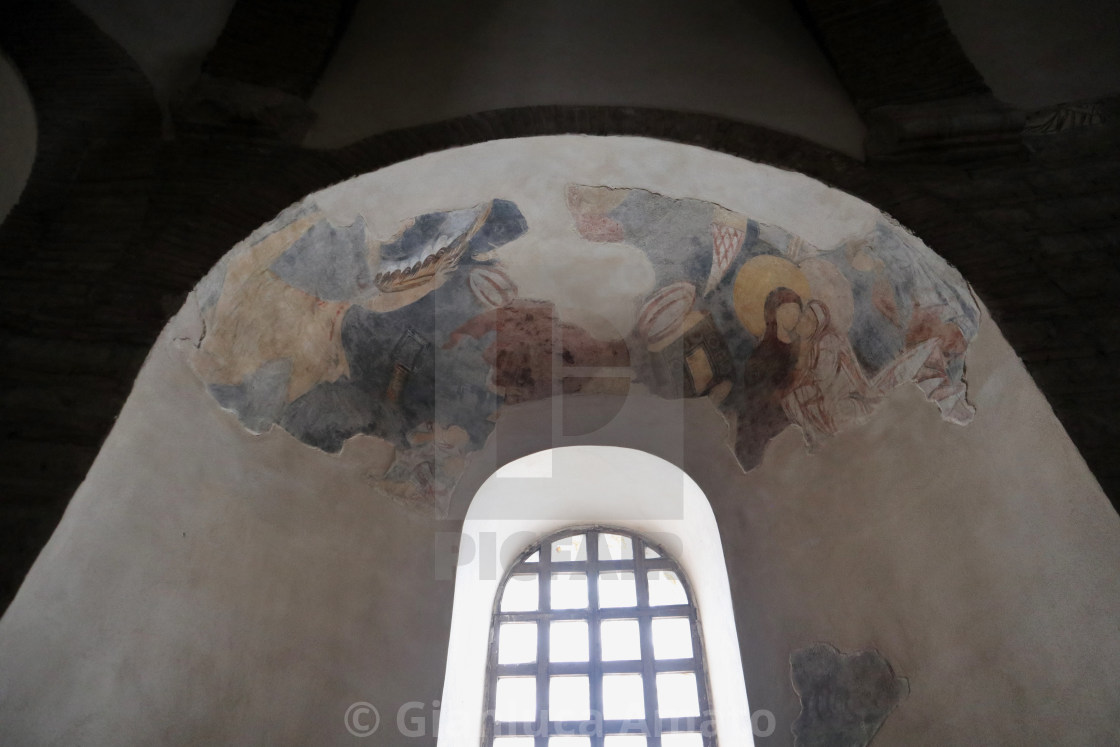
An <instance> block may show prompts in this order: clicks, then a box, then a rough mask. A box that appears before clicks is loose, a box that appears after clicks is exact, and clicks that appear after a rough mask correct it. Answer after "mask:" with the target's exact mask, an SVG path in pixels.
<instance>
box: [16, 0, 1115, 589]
mask: <svg viewBox="0 0 1120 747" xmlns="http://www.w3.org/2000/svg"><path fill="white" fill-rule="evenodd" d="M351 6H352V0H336V1H335V2H330V1H328V0H302V1H301V0H283V1H282V2H280V1H275V0H242V1H241V2H239V3H238V5H237V6H236V8H235V9H234V11H233V13H232V14H231V17H230V20H229V23H228V25H227V27H226V30H225V32H224V33H223V35H222V36H221V38H220V39H219V41H218V43H217V45H216V46H215V48H214V50H213V51H212V52H211V54H210V56H209V58H208V59H207V61H206V63H205V65H204V68H203V69H204V73H203V74H202V75H201V76H200V77H199V80H198V81H197V82H196V84H195V85H194V86H192V87H190V88H188V89H187V90H186V91H185V92H184V93H183V94H182V95H180V96H179V97H178V98H177V99H176V101H175V102H174V103H173V105H172V116H173V123H174V135H173V136H172V137H171V138H169V139H164V138H161V122H160V112H159V108H158V106H157V104H156V101H155V98H154V95H153V92H152V89H151V86H150V85H149V84H148V82H147V80H146V79H145V78H144V77H143V75H142V74H141V73H140V71H139V69H138V68H137V67H136V65H135V64H134V63H133V62H132V60H131V59H130V58H129V57H128V56H127V55H126V54H125V53H124V52H123V51H122V50H121V49H120V48H119V47H118V46H117V45H116V44H115V43H114V42H112V41H111V40H110V39H109V38H108V37H107V36H105V35H104V34H102V33H101V32H100V31H99V30H98V29H97V27H96V26H95V25H94V24H93V23H91V22H90V21H89V20H88V19H86V18H85V17H84V16H82V15H81V14H80V13H78V12H77V11H76V10H74V9H73V7H72V6H70V5H69V4H68V3H66V2H64V1H63V0H39V1H38V2H35V3H7V4H5V5H4V6H3V10H2V11H0V14H2V15H0V47H3V49H4V50H5V51H6V52H7V53H8V54H9V55H10V56H11V57H12V59H13V60H14V61H15V63H16V65H17V66H18V67H19V69H20V72H21V73H22V74H23V76H24V78H25V80H26V81H27V84H28V87H29V89H30V91H31V94H32V97H33V99H34V102H35V106H36V111H37V116H38V119H39V152H38V156H37V160H36V162H35V165H34V169H33V171H32V174H31V178H30V181H29V182H28V185H27V187H26V189H25V191H24V194H23V198H22V200H21V202H20V203H19V204H18V205H17V206H16V207H15V208H14V209H13V210H12V213H11V214H10V215H9V217H8V219H7V220H6V221H4V223H3V224H2V225H0V252H2V254H3V257H4V265H3V271H2V272H0V309H2V312H3V313H2V315H0V320H2V321H0V388H2V391H3V397H2V399H0V423H2V424H3V431H2V433H0V438H2V445H0V467H2V469H0V564H2V567H0V603H2V604H3V606H4V607H6V606H7V603H8V602H9V601H10V599H11V597H12V596H13V595H14V593H15V591H16V589H17V587H18V586H19V584H20V582H21V581H22V579H23V576H24V574H25V573H26V572H27V569H28V568H29V567H30V565H31V563H32V562H33V560H34V558H35V556H36V555H37V554H38V552H39V550H40V549H41V548H42V546H43V544H44V543H45V542H46V540H47V539H48V537H49V536H50V534H51V532H52V531H53V529H54V527H55V525H56V524H57V522H58V520H59V518H60V517H61V515H62V511H63V509H64V508H65V506H66V503H67V501H68V500H69V498H70V496H71V495H72V493H73V492H74V490H75V489H76V487H77V485H78V483H79V482H80V481H81V479H82V477H83V476H84V475H85V473H86V471H87V470H88V469H89V467H90V464H91V463H92V461H93V458H94V456H95V455H96V453H97V450H98V448H99V446H100V444H101V442H102V441H103V439H104V437H105V435H106V434H107V433H108V430H109V428H110V427H111V426H112V423H113V419H114V417H115V415H116V413H117V412H118V411H119V410H120V408H121V406H122V404H123V403H124V400H125V398H126V397H127V395H128V392H129V389H130V387H131V384H132V381H133V379H134V377H135V375H136V373H137V371H138V370H139V367H140V365H141V363H142V361H143V359H144V356H145V354H146V352H147V350H148V349H149V348H150V346H151V345H152V343H153V342H154V340H155V337H156V335H157V334H158V333H159V330H160V329H161V327H162V326H163V324H164V323H165V321H166V319H167V318H168V317H169V316H170V315H171V314H172V313H173V312H174V311H175V310H176V309H177V308H178V307H179V306H180V304H181V303H182V300H183V298H184V296H185V294H186V293H187V291H188V290H190V288H191V287H192V286H193V285H194V284H195V283H196V282H197V281H198V280H199V279H200V278H201V277H202V275H203V274H204V273H205V272H206V271H207V270H208V269H209V268H210V266H211V265H213V264H214V262H216V261H217V260H218V259H219V258H220V257H221V256H222V254H224V253H225V252H226V251H227V250H228V249H229V247H231V246H232V245H233V244H234V243H236V242H237V241H239V240H240V239H241V238H243V237H244V236H246V235H248V234H249V233H250V232H251V231H252V230H253V229H254V228H256V227H257V226H258V225H260V224H261V223H263V222H264V221H266V220H268V219H270V218H271V217H273V216H274V215H275V214H276V213H277V212H279V211H280V210H281V209H282V208H284V207H285V206H287V205H288V204H290V203H291V202H293V201H295V200H298V199H299V198H301V197H302V196H304V195H306V194H308V193H309V192H312V191H315V190H317V189H321V188H323V187H326V186H328V185H330V184H333V183H335V182H338V181H340V180H342V179H345V178H348V177H350V176H354V175H357V174H361V173H365V172H367V171H371V170H373V169H376V168H379V167H382V166H385V165H388V164H390V163H393V162H396V161H400V160H403V159H406V158H411V157H413V156H417V155H421V154H423V153H427V152H431V151H435V150H440V149H443V148H449V147H454V146H457V145H466V144H471V143H477V142H482V141H486V140H492V139H496V138H506V137H521V136H530V135H544V134H560V133H587V134H626V135H642V136H647V137H655V138H661V139H665V140H673V141H677V142H684V143H691V144H696V145H701V146H704V147H707V148H711V149H714V150H719V151H724V152H727V153H731V154H734V155H738V156H741V157H744V158H749V159H751V160H755V161H759V162H762V163H768V164H772V165H775V166H780V167H782V168H787V169H792V170H797V171H801V172H804V173H806V174H808V175H810V176H813V177H815V178H817V179H820V180H821V181H824V182H826V183H828V184H832V185H834V186H836V187H838V188H840V189H843V190H845V191H847V192H850V193H852V194H854V195H856V196H858V197H861V198H863V199H864V200H867V201H868V202H870V203H872V204H874V205H876V206H877V207H879V208H881V209H883V210H885V211H887V212H888V213H890V214H891V215H893V216H895V217H896V218H898V219H899V220H900V221H901V222H902V223H903V224H905V225H906V226H908V227H909V228H911V229H912V230H914V231H915V232H916V233H917V234H918V235H920V236H921V237H922V238H923V239H924V240H925V241H926V242H927V243H929V244H930V246H932V247H933V248H934V249H935V250H936V251H937V252H939V253H940V254H941V255H943V256H944V257H946V258H947V259H949V260H950V261H951V262H953V263H954V264H956V265H957V266H958V267H959V268H960V269H961V270H962V272H963V273H964V275H965V277H966V278H967V279H968V280H969V281H970V282H972V283H973V285H974V286H975V287H976V288H977V291H978V292H979V294H980V296H981V297H982V299H983V300H984V302H985V303H986V304H987V305H988V306H989V308H990V309H991V310H992V313H993V314H994V315H995V316H996V318H997V320H998V321H999V323H1000V325H1001V327H1002V329H1003V331H1004V333H1005V334H1006V335H1007V336H1008V338H1009V339H1010V340H1011V342H1012V344H1013V345H1014V346H1015V349H1016V350H1017V352H1018V353H1019V354H1020V355H1021V356H1022V357H1023V358H1024V360H1025V361H1026V362H1027V365H1028V367H1029V369H1030V370H1031V373H1032V374H1033V375H1034V376H1035V379H1036V380H1037V381H1038V383H1039V385H1040V387H1041V388H1042V390H1043V392H1044V393H1045V394H1046V395H1047V397H1048V398H1049V399H1050V402H1051V403H1052V404H1053V406H1054V409H1055V410H1056V412H1057V413H1058V415H1059V417H1060V418H1061V419H1062V421H1063V423H1064V424H1065V426H1066V428H1067V430H1068V431H1069V432H1070V435H1071V436H1072V437H1073V439H1074V442H1075V443H1076V444H1077V445H1078V447H1079V448H1080V449H1081V451H1082V454H1084V456H1085V458H1086V459H1087V461H1088V462H1089V465H1090V467H1092V469H1093V470H1094V472H1095V474H1096V475H1097V477H1098V479H1100V480H1101V482H1102V484H1103V485H1104V487H1105V490H1106V492H1108V494H1109V495H1110V496H1111V498H1112V499H1113V501H1114V502H1115V501H1117V499H1120V463H1116V462H1114V460H1113V459H1111V457H1112V455H1113V453H1114V452H1115V451H1116V444H1117V443H1118V440H1120V439H1118V436H1120V433H1118V430H1120V429H1118V426H1117V422H1118V421H1117V418H1116V415H1117V413H1118V411H1120V407H1118V405H1120V392H1117V390H1116V386H1115V383H1116V382H1117V381H1118V380H1120V376H1118V374H1120V319H1118V315H1117V313H1116V306H1117V304H1116V298H1117V297H1118V294H1120V267H1118V260H1117V257H1118V256H1120V255H1118V249H1120V247H1118V244H1120V208H1118V207H1117V206H1118V205H1120V124H1118V123H1120V100H1116V99H1113V100H1108V101H1102V102H1093V103H1091V104H1089V105H1087V108H1086V106H1083V107H1082V108H1081V109H1077V110H1075V111H1072V113H1071V112H1067V111H1063V110H1062V109H1061V108H1057V109H1055V110H1054V111H1049V110H1048V111H1046V112H1018V111H1015V110H1013V109H1011V108H1010V107H1006V106H1003V105H1002V104H1000V103H999V102H997V101H995V100H994V99H993V98H992V97H991V94H990V93H989V92H988V91H987V88H986V87H985V86H984V85H983V81H982V80H980V78H979V76H978V75H977V74H976V71H975V70H974V69H973V68H972V66H971V65H970V64H968V61H967V59H965V58H964V56H963V53H961V51H960V47H959V45H958V44H957V43H956V40H955V39H954V38H953V37H952V35H951V34H950V33H949V31H948V28H947V27H946V25H945V22H944V19H943V18H942V17H941V15H940V10H939V8H938V7H937V6H936V3H932V2H878V3H874V4H868V3H841V2H814V1H812V0H807V1H806V2H805V3H804V7H803V8H802V10H803V11H804V13H805V14H806V18H807V19H808V21H809V22H810V23H811V24H812V25H813V26H814V30H815V33H816V34H817V36H818V38H819V39H820V40H822V43H823V44H824V46H825V50H826V52H827V54H829V56H830V57H831V59H832V60H833V61H834V64H835V65H836V67H837V70H838V72H839V74H840V77H841V79H842V80H843V81H844V83H845V84H846V85H847V86H848V87H849V90H851V91H852V94H853V97H854V98H855V99H856V101H857V103H858V104H859V106H860V110H861V112H862V113H863V116H864V117H865V118H866V120H867V122H868V124H869V129H870V130H871V140H870V142H869V143H868V149H869V153H871V154H872V157H871V158H870V159H869V161H868V163H866V164H863V163H859V162H857V161H854V160H852V159H850V158H847V157H845V156H842V155H839V154H837V153H835V152H832V151H829V150H827V149H825V148H822V147H820V146H817V145H815V144H812V143H809V142H807V141H804V140H801V139H799V138H796V137H792V136H788V135H784V134H781V133H777V132H773V131H770V130H766V129H763V128H759V127H755V126H752V125H747V124H743V123H738V122H732V121H729V120H725V119H720V118H717V117H708V116H704V115H697V114H686V113H679V112H670V111H660V110H650V109H635V108H628V107H579V106H555V107H552V106H542V107H529V108H521V109H511V110H502V111H494V112H485V113H481V114H477V115H473V116H469V117H463V118H459V119H455V120H451V121H446V122H441V123H438V124H433V125H426V126H421V127H415V128H410V129H408V130H402V131H396V132H390V133H386V134H383V135H378V136H374V137H371V138H368V139H367V140H364V141H361V142H359V143H356V144H354V145H352V146H348V147H346V148H342V149H339V150H336V151H312V150H307V149H303V148H301V147H299V146H298V145H297V143H298V142H299V141H300V139H301V138H302V135H303V133H304V132H305V131H306V128H307V126H308V124H309V123H310V121H311V117H312V113H311V111H310V110H309V109H308V107H307V105H306V98H307V96H309V95H310V92H311V90H312V88H313V87H314V84H315V81H316V80H317V79H318V76H319V75H320V73H321V72H322V70H323V68H324V66H325V65H326V63H327V61H328V60H329V59H330V56H331V54H332V52H333V50H334V47H335V44H336V42H337V39H338V38H339V36H340V34H341V32H342V30H343V29H344V27H345V24H346V22H347V19H348V18H349V13H350V10H351ZM294 29H298V30H299V31H298V33H299V43H298V44H294V45H292V44H290V43H289V42H290V36H291V34H292V33H295V32H294V31H293V30H294ZM894 37H897V41H892V42H890V43H889V44H888V45H884V44H883V43H882V41H881V40H882V39H883V38H894ZM860 39H862V40H863V42H862V43H857V41H858V40H860ZM871 39H875V40H877V41H876V43H875V44H874V45H872V44H870V42H869V40H871ZM292 49H296V50H297V52H295V53H290V50H292ZM930 68H936V69H930Z"/></svg>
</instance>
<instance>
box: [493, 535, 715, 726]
mask: <svg viewBox="0 0 1120 747" xmlns="http://www.w3.org/2000/svg"><path fill="white" fill-rule="evenodd" d="M487 669H488V675H487V693H486V726H485V735H484V740H483V744H484V747H712V746H713V745H715V744H716V740H715V736H714V726H713V723H712V719H711V710H710V707H709V703H710V698H709V691H708V678H707V675H706V669H705V666H704V651H703V646H702V642H701V635H700V624H699V620H698V618H697V613H696V606H695V604H694V603H693V596H692V592H691V590H690V588H689V585H688V580H687V579H686V578H685V575H684V573H683V572H682V570H681V569H680V567H679V566H678V565H677V563H676V562H675V561H674V560H673V559H672V558H671V557H670V556H669V555H668V553H666V552H665V550H664V549H663V548H661V547H659V546H657V545H655V544H654V543H653V542H651V541H649V540H648V539H645V538H643V537H641V536H639V535H637V534H634V533H633V532H629V531H626V530H623V529H615V528H605V527H595V528H586V529H584V528H569V529H566V530H563V531H561V532H559V533H556V534H553V535H551V536H549V537H547V538H545V539H544V540H543V541H541V542H539V543H536V544H534V545H533V546H532V547H530V548H528V549H526V550H525V551H524V552H523V553H522V554H521V556H520V557H519V558H518V559H517V561H516V562H515V563H514V564H513V565H512V567H511V568H510V570H509V571H508V573H507V574H506V577H505V579H504V580H503V582H502V584H501V587H500V589H499V591H498V595H497V600H496V602H495V605H494V614H493V623H492V629H491V634H490V648H489V659H488V664H487Z"/></svg>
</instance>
